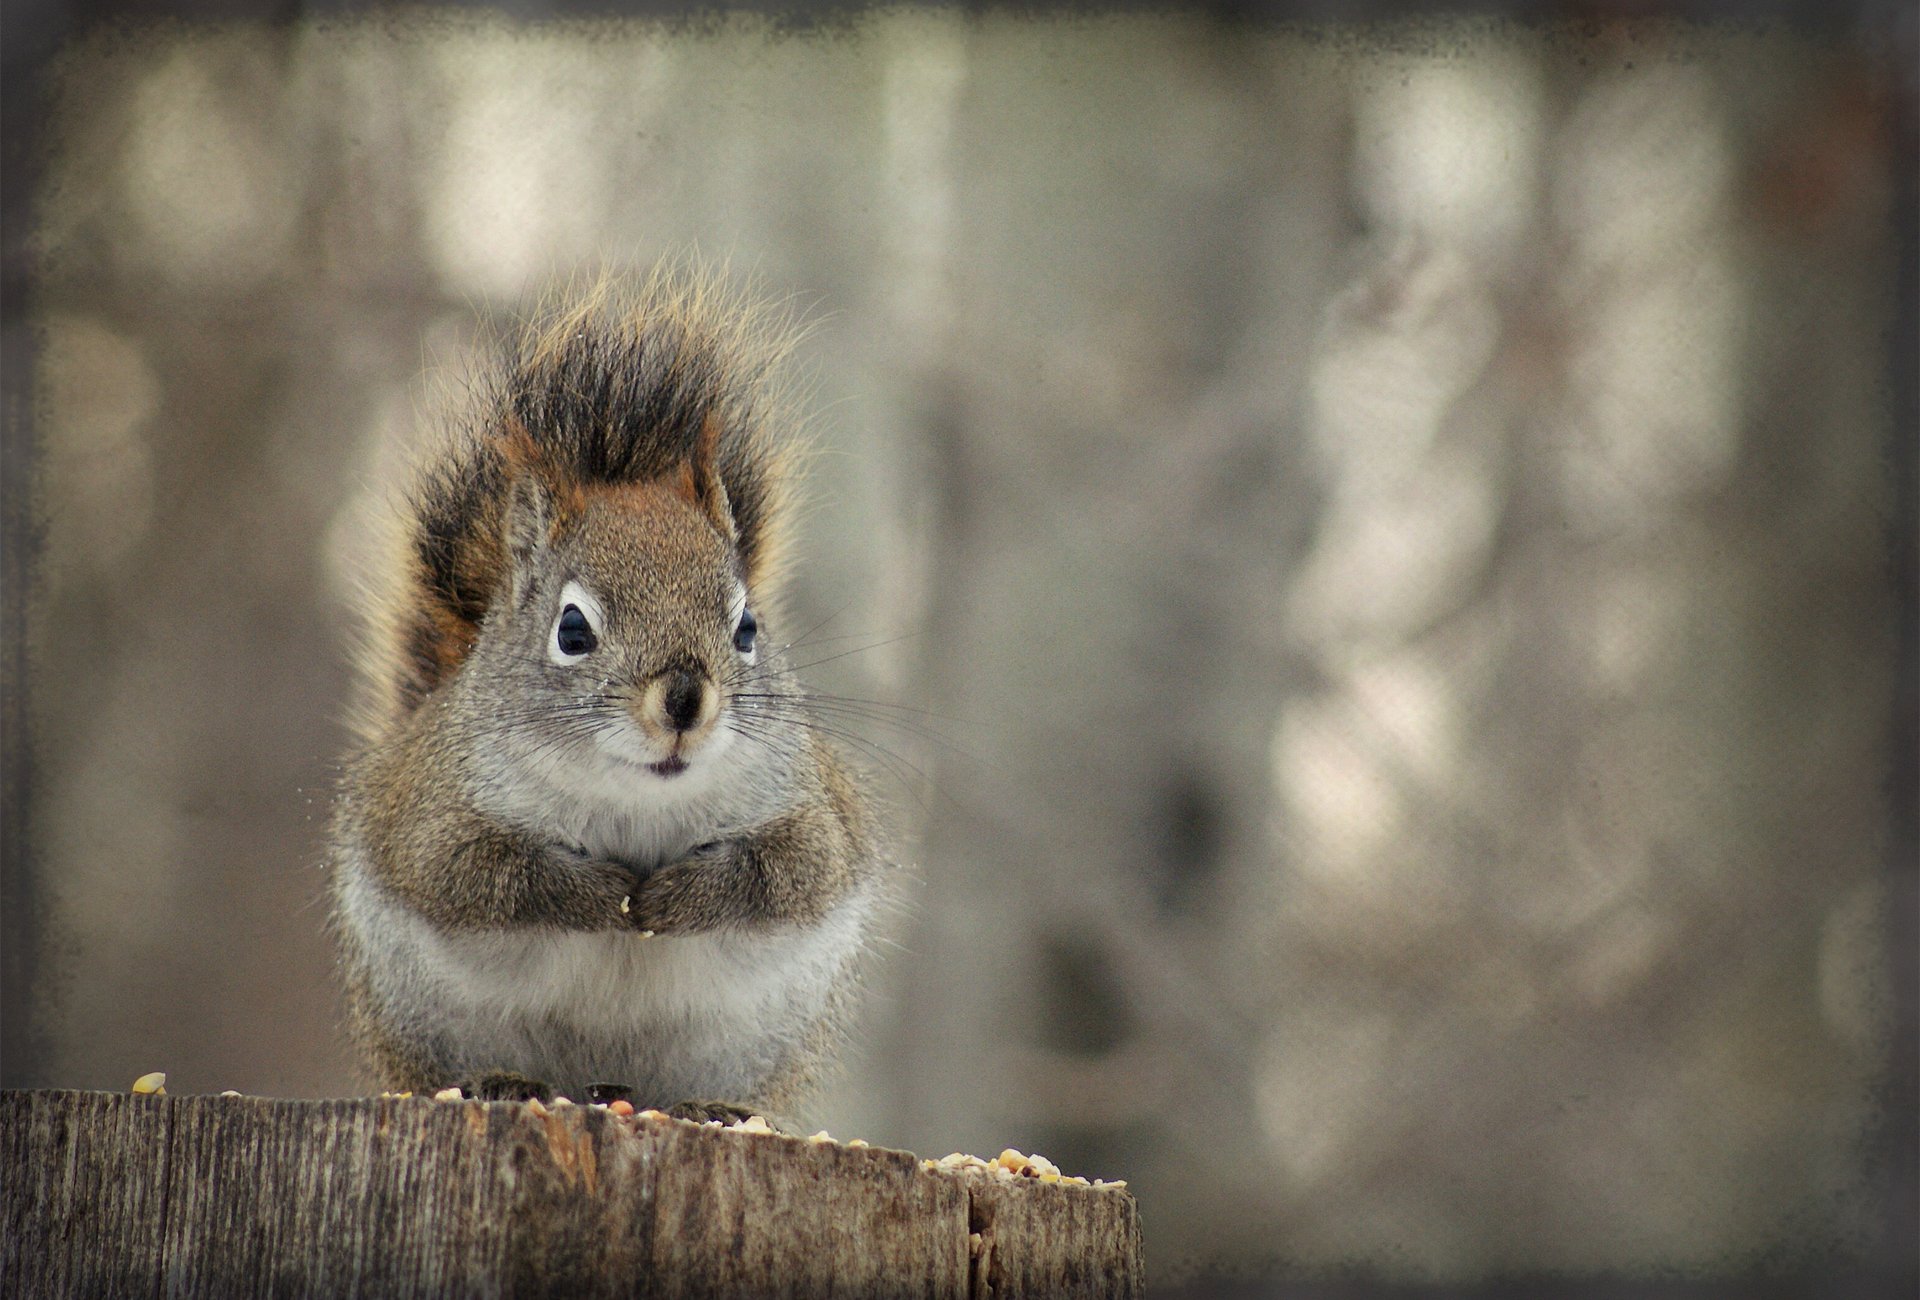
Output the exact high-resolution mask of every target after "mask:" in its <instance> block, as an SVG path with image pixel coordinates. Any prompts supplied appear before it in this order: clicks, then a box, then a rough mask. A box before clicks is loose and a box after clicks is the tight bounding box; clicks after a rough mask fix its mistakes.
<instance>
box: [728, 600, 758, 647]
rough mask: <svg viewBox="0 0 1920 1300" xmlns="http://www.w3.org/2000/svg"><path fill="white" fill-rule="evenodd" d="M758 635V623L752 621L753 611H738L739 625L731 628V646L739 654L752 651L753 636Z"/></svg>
mask: <svg viewBox="0 0 1920 1300" xmlns="http://www.w3.org/2000/svg"><path fill="white" fill-rule="evenodd" d="M758 635H760V624H758V623H757V622H755V621H754V618H753V611H752V610H750V609H743V610H741V611H740V626H739V627H736V628H735V629H733V648H734V649H735V650H738V651H739V652H740V653H741V654H743V655H747V654H752V653H753V638H755V637H756V636H758Z"/></svg>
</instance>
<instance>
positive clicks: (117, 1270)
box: [0, 1092, 1141, 1297]
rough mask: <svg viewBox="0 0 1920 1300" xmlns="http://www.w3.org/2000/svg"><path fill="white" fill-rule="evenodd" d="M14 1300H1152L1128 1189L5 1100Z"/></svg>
mask: <svg viewBox="0 0 1920 1300" xmlns="http://www.w3.org/2000/svg"><path fill="white" fill-rule="evenodd" d="M0 1160H3V1161H4V1170H5V1174H4V1185H3V1186H0V1293H4V1294H6V1295H9V1296H11V1295H25V1296H95V1295H134V1294H152V1295H164V1296H169V1297H174V1296H178V1297H190V1296H229V1295H242V1294H244V1295H271V1296H328V1297H331V1296H343V1295H356V1294H357V1295H376V1296H436V1295H461V1296H543V1295H552V1296H675V1297H678V1296H689V1297H691V1296H723V1295H753V1296H760V1295H766V1296H795V1297H802V1296H805V1297H813V1296H849V1297H855V1296H926V1297H949V1296H950V1297H968V1296H1019V1295H1044V1296H1055V1295H1071V1296H1089V1297H1091V1296H1132V1295H1135V1294H1137V1293H1138V1292H1139V1290H1140V1286H1141V1281H1140V1278H1141V1273H1140V1230H1139V1220H1138V1216H1137V1213H1136V1210H1135V1206H1134V1202H1133V1198H1132V1197H1131V1196H1129V1195H1127V1194H1126V1193H1125V1192H1122V1191H1116V1190H1112V1189H1093V1188H1084V1187H1074V1186H1070V1185H1066V1184H1058V1183H1055V1184H1044V1185H1043V1184H1040V1183H1037V1182H1025V1181H1021V1182H1013V1181H1008V1180H1004V1179H999V1178H995V1177H993V1176H991V1175H986V1174H981V1173H977V1172H976V1173H971V1174H954V1173H948V1172H944V1171H934V1170H929V1169H927V1168H925V1167H924V1166H923V1165H922V1163H921V1162H920V1161H919V1160H918V1159H916V1158H915V1157H914V1156H912V1155H909V1154H908V1153H906V1152H902V1151H890V1150H886V1149H883V1148H879V1147H847V1146H841V1145H838V1144H835V1143H811V1142H807V1141H803V1140H799V1139H793V1138H785V1137H777V1136H769V1135H764V1134H755V1133H748V1132H740V1131H734V1130H723V1129H719V1128H713V1127H708V1128H701V1127H698V1126H695V1125H691V1124H683V1123H679V1122H676V1121H671V1120H663V1119H645V1118H633V1119H622V1118H620V1117H617V1116H614V1115H612V1114H610V1113H608V1112H607V1111H604V1110H600V1109H597V1108H594V1107H587V1106H574V1107H561V1108H558V1109H555V1110H553V1111H551V1112H549V1113H548V1114H546V1115H544V1116H542V1115H540V1114H538V1113H537V1112H535V1111H533V1110H531V1109H529V1108H527V1107H524V1106H520V1105H516V1104H509V1103H501V1102H496V1103H482V1102H434V1101H427V1100H424V1099H419V1098H358V1099H352V1100H341V1101H280V1100H272V1099H268V1098H260V1097H150V1096H133V1095H130V1094H118V1093H93V1092H7V1093H0Z"/></svg>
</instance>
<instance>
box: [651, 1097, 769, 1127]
mask: <svg viewBox="0 0 1920 1300" xmlns="http://www.w3.org/2000/svg"><path fill="white" fill-rule="evenodd" d="M667 1114H669V1115H671V1116H673V1117H674V1118H675V1119H690V1120H692V1121H694V1122H695V1123H696V1124H705V1123H708V1122H713V1123H718V1124H738V1123H739V1122H740V1121H742V1120H745V1119H750V1118H752V1117H753V1116H755V1115H758V1114H760V1112H759V1111H757V1110H750V1109H748V1108H747V1107H745V1106H739V1105H735V1104H734V1103H733V1102H730V1101H682V1102H676V1103H674V1104H673V1105H671V1106H669V1107H667Z"/></svg>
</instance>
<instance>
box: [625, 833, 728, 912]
mask: <svg viewBox="0 0 1920 1300" xmlns="http://www.w3.org/2000/svg"><path fill="white" fill-rule="evenodd" d="M731 860H732V858H731V851H730V848H729V846H728V845H727V844H726V843H725V842H723V841H715V842H714V843H711V844H703V845H701V846H700V847H699V848H697V849H694V850H693V851H692V852H690V853H688V854H687V855H686V856H685V857H684V858H681V859H680V860H679V861H678V862H675V863H673V864H671V865H670V866H665V867H661V868H660V869H659V870H657V871H654V872H651V873H649V874H648V875H647V876H646V878H645V879H643V880H641V881H640V882H639V883H638V884H637V885H636V886H635V888H634V891H633V893H632V895H631V896H629V897H628V898H626V899H624V900H623V901H622V903H621V906H620V910H621V912H623V913H624V914H625V915H626V918H627V924H629V925H631V926H632V927H633V928H634V929H636V930H639V931H641V932H642V933H644V934H672V933H676V932H678V933H681V934H686V933H692V932H697V931H704V930H716V929H720V928H722V927H724V926H727V925H731V924H738V923H741V922H744V921H746V920H748V919H750V918H749V916H748V915H747V910H746V908H747V900H746V896H745V895H744V894H743V893H742V891H741V889H740V888H739V886H738V884H737V882H735V881H733V880H731V879H730V878H729V875H728V872H727V870H726V869H727V867H728V865H729V864H730V862H731Z"/></svg>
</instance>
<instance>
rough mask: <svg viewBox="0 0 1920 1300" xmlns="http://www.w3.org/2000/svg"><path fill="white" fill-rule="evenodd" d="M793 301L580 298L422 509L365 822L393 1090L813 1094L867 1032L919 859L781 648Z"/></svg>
mask: <svg viewBox="0 0 1920 1300" xmlns="http://www.w3.org/2000/svg"><path fill="white" fill-rule="evenodd" d="M766 321H767V314H766V312H765V311H764V310H763V309H761V308H757V307H753V306H751V305H749V304H747V303H746V302H745V301H744V300H742V299H740V298H738V297H732V296H729V295H727V294H726V293H724V292H723V291H722V290H721V289H719V288H718V287H717V285H716V282H715V281H714V279H713V278H712V277H711V276H709V275H706V274H705V273H698V272H686V271H680V270H673V269H666V270H660V271H656V272H655V273H654V274H653V275H652V276H651V277H649V278H648V279H646V280H645V281H644V283H641V284H640V285H639V286H638V287H637V288H636V287H634V286H633V285H632V284H630V283H628V284H622V283H620V282H618V281H615V280H611V279H604V278H603V279H602V280H600V281H599V282H598V283H597V284H595V285H594V287H592V288H591V289H589V290H588V291H587V292H585V293H584V294H580V295H577V296H574V297H562V298H560V299H557V300H549V302H548V303H547V304H546V305H544V306H542V307H540V308H538V309H536V311H535V312H534V313H533V314H532V316H531V318H530V319H528V320H527V321H526V322H524V323H523V324H522V325H520V326H519V327H518V328H517V329H514V330H511V331H508V332H507V337H506V338H505V340H504V344H505V346H504V347H503V348H502V349H501V356H500V357H499V359H498V362H497V364H496V366H495V367H494V368H493V369H492V370H491V371H489V372H488V373H486V374H485V375H483V376H482V377H481V379H480V382H479V383H478V384H477V385H475V390H474V391H475V394H476V399H477V400H475V401H474V402H473V403H472V405H471V409H470V411H469V414H468V415H467V417H466V419H465V421H464V423H463V424H461V425H460V426H458V428H457V429H456V431H455V434H454V436H453V437H452V438H450V439H447V440H444V441H445V443H446V445H444V446H441V447H439V448H438V449H437V450H435V451H433V452H431V453H429V454H428V456H427V457H426V458H425V459H424V460H423V462H422V463H421V464H420V465H419V467H418V468H417V470H416V472H415V474H414V476H413V479H412V482H411V485H410V487H409V488H408V489H407V491H406V492H405V494H404V500H403V502H402V504H401V505H400V506H399V508H398V510H397V511H395V512H394V518H393V519H392V520H391V522H392V523H393V524H394V525H396V527H395V529H394V535H393V536H392V537H391V538H390V545H389V546H388V548H387V551H386V553H385V555H384V557H383V559H382V560H381V561H378V562H376V564H375V566H374V568H375V572H374V573H372V574H371V575H370V576H371V577H372V578H373V582H372V583H371V584H369V591H368V594H367V596H366V598H365V600H364V602H363V603H364V605H365V610H364V612H365V614H366V615H367V620H366V623H367V635H366V636H365V638H364V642H365V644H364V646H363V648H362V651H361V653H360V655H359V660H358V664H357V668H358V677H359V680H360V683H361V687H362V694H363V696H364V699H363V702H362V705H361V707H360V710H359V717H358V718H357V719H356V721H357V723H358V732H359V745H358V747H357V750H356V752H355V753H354V754H353V755H352V756H351V757H350V758H349V760H348V763H347V765H346V769H345V774H344V778H343V780H342V783H341V790H340V792H339V796H338V799H337V802H336V807H335V815H334V821H333V826H332V832H331V838H330V845H329V865H330V873H331V879H332V894H333V904H334V906H333V917H334V930H335V933H336V937H337V940H338V946H339V949H340V955H341V965H342V968H343V974H344V982H345V986H346V994H347V1010H348V1020H349V1025H350V1031H351V1035H352V1037H353V1039H354V1040H355V1042H356V1044H357V1046H358V1047H359V1048H360V1050H361V1052H362V1054H363V1056H364V1057H365V1059H366V1061H367V1063H368V1065H369V1066H370V1067H371V1072H372V1074H373V1075H374V1076H375V1079H376V1081H377V1083H378V1084H379V1085H380V1086H382V1087H384V1088H386V1089H388V1090H392V1091H410V1092H415V1093H421V1092H435V1091H439V1090H443V1089H445V1088H447V1087H453V1086H458V1087H461V1088H462V1089H463V1090H464V1091H465V1092H466V1093H468V1094H469V1095H477V1096H482V1097H490V1098H516V1097H517V1098H523V1099H524V1098H526V1097H538V1098H541V1099H542V1100H545V1099H548V1098H550V1097H551V1096H553V1095H554V1094H555V1093H556V1092H557V1093H560V1094H571V1095H572V1096H574V1097H577V1098H584V1097H593V1098H596V1099H601V1100H605V1099H608V1098H610V1097H615V1096H618V1097H631V1098H632V1099H633V1100H634V1101H639V1102H643V1103H644V1104H646V1105H649V1106H654V1107H658V1108H660V1109H664V1110H666V1111H668V1113H670V1114H674V1115H677V1116H680V1117H683V1118H695V1119H742V1118H745V1117H747V1116H748V1115H750V1114H760V1115H763V1116H769V1117H779V1116H785V1115H788V1114H790V1113H791V1111H792V1109H793V1108H794V1107H795V1106H796V1104H798V1103H799V1102H800V1101H801V1100H802V1099H803V1098H804V1097H805V1095H806V1094H807V1092H808V1091H809V1089H810V1088H811V1087H812V1086H813V1085H814V1084H815V1083H816V1082H817V1078H818V1075H819V1074H820V1072H821V1069H822V1067H823V1066H824V1065H826V1064H827V1063H828V1062H829V1061H830V1060H831V1058H832V1056H833V1054H834V1052H835V1050H836V1048H837V1047H838V1045H839V1043H840V1041H841V1039H842V1037H843V1023H844V1020H845V1017H846V1013H847V1011H848V1007H849V999H850V995H851V991H852V989H853V987H854V986H855V984H856V983H857V980H858V974H859V970H860V968H861V967H862V965H863V964H864V963H863V961H862V958H863V955H864V953H865V951H866V950H867V949H868V948H869V946H870V944H871V940H872V937H873V935H874V932H875V923H876V917H877V915H878V914H879V913H880V911H881V910H882V908H883V905H884V903H885V902H886V899H887V877H888V872H887V870H886V869H885V868H886V864H885V863H884V862H883V860H882V854H881V849H880V846H879V841H878V833H877V829H876V824H875V815H874V812H873V811H872V808H871V806H870V803H869V800H868V798H867V797H866V795H865V793H864V791H863V790H862V788H861V785H860V782H859V780H858V779H857V778H856V775H855V773H854V771H853V769H852V768H851V767H850V766H849V765H848V764H847V763H846V761H845V760H844V759H843V757H842V756H841V755H839V754H838V753H836V752H835V750H834V749H833V748H831V747H830V746H829V744H828V743H827V742H826V740H825V738H824V736H823V734H822V731H821V728H820V727H819V726H817V725H816V724H815V722H814V719H813V715H812V714H811V713H810V710H809V704H808V696H807V694H806V693H805V691H804V690H803V689H802V688H801V687H800V685H799V684H798V682H797V680H796V678H795V675H794V672H793V669H792V667H791V664H790V659H789V652H790V647H789V646H784V645H781V644H778V643H777V642H775V640H774V639H773V629H774V628H775V627H776V626H777V619H778V614H777V596H778V593H779V577H780V565H781V559H782V553H783V544H784V532H783V530H784V528H785V526H786V523H787V519H788V516H789V515H790V513H791V510H790V502H789V498H790V495H791V488H792V482H793V478H794V471H795V460H796V454H797V446H798V444H797V441H796V439H795V438H794V436H793V435H792V433H791V432H789V431H788V429H787V421H786V420H785V418H784V416H783V415H782V413H781V405H780V401H779V397H780V394H779V392H778V390H777V384H776V383H775V377H776V376H777V374H778V372H779V366H780V362H781V360H782V358H783V356H784V355H785V352H786V351H787V350H788V349H789V348H790V346H791V342H792V340H791V337H789V335H788V332H786V331H784V330H783V329H782V328H781V327H779V326H777V325H776V326H769V325H768V324H767V323H766Z"/></svg>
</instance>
